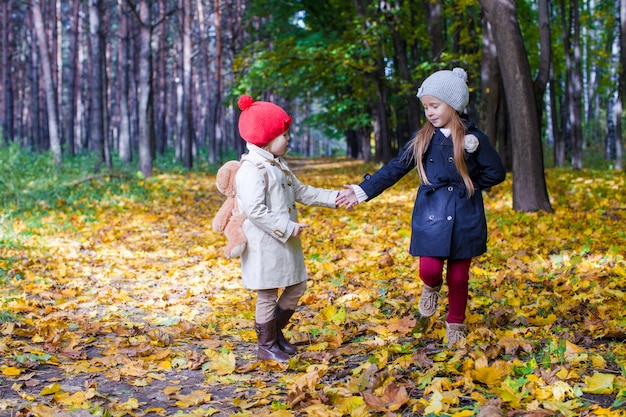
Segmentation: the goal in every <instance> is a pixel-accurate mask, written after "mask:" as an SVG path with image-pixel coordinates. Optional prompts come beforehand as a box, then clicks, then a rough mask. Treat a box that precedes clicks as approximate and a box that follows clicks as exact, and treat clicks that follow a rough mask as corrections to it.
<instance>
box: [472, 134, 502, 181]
mask: <svg viewBox="0 0 626 417" xmlns="http://www.w3.org/2000/svg"><path fill="white" fill-rule="evenodd" d="M474 133H475V134H476V136H477V137H478V140H479V142H480V144H479V145H478V148H477V149H476V152H475V155H474V161H475V163H476V165H475V166H474V167H473V168H472V169H471V172H470V176H471V177H472V181H474V184H475V185H476V186H477V187H478V189H479V190H483V189H485V188H489V187H493V186H494V185H497V184H500V183H501V182H502V181H504V179H505V178H506V170H505V169H504V165H502V159H500V155H499V154H498V152H497V151H496V150H495V149H494V147H493V146H491V143H490V141H489V138H488V137H487V136H485V135H484V134H481V132H474Z"/></svg>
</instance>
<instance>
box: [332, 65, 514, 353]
mask: <svg viewBox="0 0 626 417" xmlns="http://www.w3.org/2000/svg"><path fill="white" fill-rule="evenodd" d="M417 97H418V98H419V99H420V100H421V102H422V105H423V107H424V113H425V115H426V119H427V121H426V123H425V124H424V125H423V126H422V128H420V129H419V130H418V131H417V132H416V133H415V134H414V136H413V139H412V140H411V141H409V142H408V143H407V144H406V145H405V146H404V147H403V148H402V149H401V150H400V152H399V154H398V156H397V157H396V158H394V159H393V160H391V161H390V162H389V163H388V164H387V165H385V166H384V167H382V168H381V169H379V170H378V171H377V172H376V173H374V174H373V175H369V174H368V175H366V176H365V180H364V181H363V182H361V183H360V184H359V185H347V186H346V187H345V190H344V191H342V192H341V193H340V195H339V197H338V198H337V204H338V205H339V206H341V207H346V208H350V207H353V206H355V205H357V204H359V203H361V202H364V201H369V200H372V199H373V198H374V197H376V196H378V195H379V194H381V193H382V192H383V191H385V190H386V189H387V188H389V187H391V186H392V185H394V184H395V183H396V182H398V181H399V180H400V179H401V178H402V177H404V176H405V175H406V174H407V173H409V172H410V171H412V170H413V169H414V168H416V169H417V172H418V174H419V177H420V180H421V182H420V185H419V188H418V192H417V197H416V199H415V206H414V209H413V217H412V220H411V231H412V233H411V245H410V248H409V252H410V253H411V255H413V256H418V257H419V258H420V272H419V276H420V279H421V280H422V282H423V284H424V287H423V289H422V295H421V297H420V300H419V304H418V310H419V312H420V314H421V315H422V316H424V317H430V316H432V315H434V314H435V313H436V312H437V308H438V302H439V299H440V294H439V291H440V289H441V286H442V284H443V269H444V264H446V263H447V273H446V283H447V285H448V314H447V317H446V337H447V341H448V347H450V348H451V347H453V346H457V345H459V344H462V343H464V342H465V336H466V332H467V329H466V325H465V310H466V307H467V300H468V296H469V290H468V288H469V270H470V264H471V261H472V258H473V257H476V256H479V255H481V254H483V253H485V252H486V250H487V221H486V219H485V210H484V206H483V199H482V193H481V191H482V190H484V189H485V188H488V187H492V186H494V185H496V184H499V183H501V182H502V181H504V178H505V175H506V171H505V170H504V167H503V165H502V162H501V160H500V156H499V155H498V153H497V152H496V150H495V149H494V148H493V147H492V146H491V143H490V142H489V138H487V136H486V135H485V134H484V133H483V132H481V131H480V130H479V129H478V127H477V126H476V125H475V124H474V123H473V122H472V121H471V120H469V118H468V117H467V115H466V114H465V113H464V111H465V107H466V106H467V103H468V101H469V90H468V87H467V73H466V72H465V70H463V69H462V68H454V69H453V70H451V71H449V70H442V71H437V72H435V73H434V74H432V75H431V76H429V77H428V78H426V80H424V82H423V83H422V85H421V87H420V88H419V89H418V91H417Z"/></svg>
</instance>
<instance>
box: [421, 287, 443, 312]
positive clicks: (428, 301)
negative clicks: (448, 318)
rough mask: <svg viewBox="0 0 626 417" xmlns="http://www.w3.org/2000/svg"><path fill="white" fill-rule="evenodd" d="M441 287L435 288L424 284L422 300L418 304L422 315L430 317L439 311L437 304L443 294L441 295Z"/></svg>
mask: <svg viewBox="0 0 626 417" xmlns="http://www.w3.org/2000/svg"><path fill="white" fill-rule="evenodd" d="M440 289H441V285H438V286H436V287H435V288H433V287H429V286H428V285H426V284H424V289H423V290H422V296H421V297H420V302H419V304H418V305H417V309H418V310H419V312H420V314H421V315H422V316H424V317H430V316H432V315H433V314H435V312H436V311H437V304H438V303H439V297H441V295H439V290H440Z"/></svg>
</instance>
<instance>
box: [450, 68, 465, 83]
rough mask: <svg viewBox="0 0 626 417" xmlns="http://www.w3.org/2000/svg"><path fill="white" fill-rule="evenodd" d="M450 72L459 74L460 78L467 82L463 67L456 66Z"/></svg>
mask: <svg viewBox="0 0 626 417" xmlns="http://www.w3.org/2000/svg"><path fill="white" fill-rule="evenodd" d="M452 72H453V73H454V74H456V75H458V76H459V78H460V79H462V80H463V81H465V82H467V72H465V70H464V69H463V68H460V67H456V68H454V69H453V70H452Z"/></svg>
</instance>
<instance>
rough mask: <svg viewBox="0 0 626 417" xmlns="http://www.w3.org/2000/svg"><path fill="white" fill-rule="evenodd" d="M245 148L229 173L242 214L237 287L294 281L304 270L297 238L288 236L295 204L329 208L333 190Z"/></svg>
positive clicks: (259, 151) (253, 287)
mask: <svg viewBox="0 0 626 417" xmlns="http://www.w3.org/2000/svg"><path fill="white" fill-rule="evenodd" d="M248 150H249V152H248V153H247V154H246V155H244V156H243V157H242V164H241V167H240V168H239V171H237V175H236V177H235V181H236V186H237V203H238V205H239V210H241V211H242V212H244V213H245V214H246V216H247V219H246V221H245V222H244V224H243V230H244V233H245V235H246V238H247V239H248V244H247V245H246V249H245V251H244V252H243V254H242V255H241V274H242V278H243V286H244V287H245V288H247V289H250V290H261V289H270V288H284V287H288V286H291V285H295V284H299V283H301V282H303V281H306V279H307V271H306V267H305V265H304V255H303V253H302V243H301V241H300V238H299V237H291V234H292V232H293V230H294V228H295V224H296V223H297V222H298V214H297V210H296V202H298V203H301V204H304V205H308V206H321V207H331V208H334V207H335V199H336V198H337V194H338V191H331V190H325V189H321V188H315V187H311V186H309V185H304V184H302V183H301V182H300V181H299V180H298V178H296V176H295V175H294V174H293V173H292V172H291V170H290V169H289V167H288V166H287V163H286V162H285V160H284V159H283V158H275V157H274V156H273V155H272V154H271V153H270V152H267V151H265V150H264V149H261V148H259V147H258V146H255V145H251V144H248ZM261 167H262V168H261ZM266 182H267V184H266Z"/></svg>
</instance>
